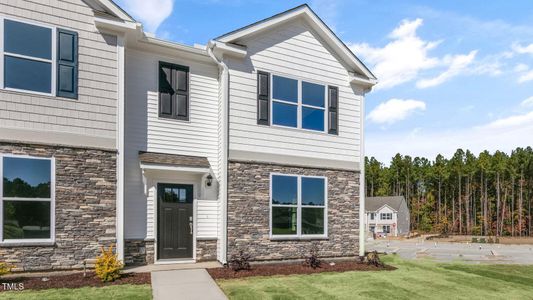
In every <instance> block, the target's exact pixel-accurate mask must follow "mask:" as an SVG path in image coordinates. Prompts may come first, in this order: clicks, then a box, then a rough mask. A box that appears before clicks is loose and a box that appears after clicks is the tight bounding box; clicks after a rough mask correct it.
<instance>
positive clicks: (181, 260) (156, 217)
mask: <svg viewBox="0 0 533 300" xmlns="http://www.w3.org/2000/svg"><path fill="white" fill-rule="evenodd" d="M152 182H153V185H152V186H153V187H154V196H153V201H154V206H153V207H154V217H153V220H154V223H153V227H154V229H153V230H154V264H158V265H159V264H179V263H196V236H197V230H196V228H197V226H196V225H197V218H196V216H197V209H198V207H197V206H198V205H197V201H196V199H197V192H198V182H196V181H190V180H179V181H173V180H169V179H154V180H153V181H152ZM159 184H189V185H192V186H193V218H192V219H193V237H192V258H176V259H162V258H159V255H158V252H159V251H158V242H159V241H158V236H159V228H158V227H159V226H158V224H159V198H158V185H159Z"/></svg>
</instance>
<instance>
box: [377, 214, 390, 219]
mask: <svg viewBox="0 0 533 300" xmlns="http://www.w3.org/2000/svg"><path fill="white" fill-rule="evenodd" d="M380 219H381V220H392V213H381V215H380Z"/></svg>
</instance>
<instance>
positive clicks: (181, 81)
mask: <svg viewBox="0 0 533 300" xmlns="http://www.w3.org/2000/svg"><path fill="white" fill-rule="evenodd" d="M172 74H175V75H174V78H175V80H176V81H175V85H174V87H175V90H176V95H175V101H176V102H175V103H176V105H175V107H176V112H175V115H176V119H178V120H185V121H188V120H189V68H187V67H181V66H176V69H174V70H173V72H172Z"/></svg>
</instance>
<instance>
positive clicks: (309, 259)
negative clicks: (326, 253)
mask: <svg viewBox="0 0 533 300" xmlns="http://www.w3.org/2000/svg"><path fill="white" fill-rule="evenodd" d="M321 265H322V261H321V260H320V259H319V258H318V246H317V245H313V246H312V247H311V251H309V255H308V256H306V257H305V261H304V266H306V267H310V268H313V269H316V268H320V266H321Z"/></svg>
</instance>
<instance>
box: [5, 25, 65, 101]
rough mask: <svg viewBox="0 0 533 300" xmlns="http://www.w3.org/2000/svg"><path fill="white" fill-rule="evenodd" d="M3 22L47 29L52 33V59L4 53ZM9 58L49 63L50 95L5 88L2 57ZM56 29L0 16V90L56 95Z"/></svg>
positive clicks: (43, 94) (44, 94)
mask: <svg viewBox="0 0 533 300" xmlns="http://www.w3.org/2000/svg"><path fill="white" fill-rule="evenodd" d="M4 20H12V21H16V22H20V23H26V24H30V25H35V26H39V27H44V28H49V29H50V30H51V31H52V40H51V42H52V45H51V46H52V49H51V51H52V58H51V59H50V60H49V59H43V58H39V57H32V56H26V55H21V54H16V53H10V52H4ZM6 55H7V56H11V57H18V58H24V59H28V60H32V61H39V62H49V63H51V69H52V70H51V73H52V74H51V77H50V78H51V82H50V84H51V85H52V86H51V89H50V93H43V92H38V91H30V90H23V89H15V88H9V87H6V86H5V82H4V57H5V56H6ZM56 56H57V27H56V26H53V25H48V24H44V23H40V22H35V21H32V20H26V19H20V18H15V17H11V16H9V17H6V16H3V15H0V89H2V90H6V91H15V92H21V93H27V94H33V95H42V96H56V95H57V74H56V73H57V57H56Z"/></svg>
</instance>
